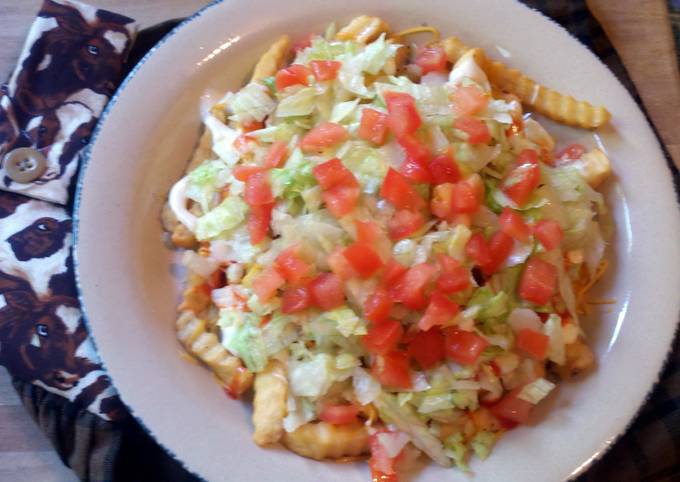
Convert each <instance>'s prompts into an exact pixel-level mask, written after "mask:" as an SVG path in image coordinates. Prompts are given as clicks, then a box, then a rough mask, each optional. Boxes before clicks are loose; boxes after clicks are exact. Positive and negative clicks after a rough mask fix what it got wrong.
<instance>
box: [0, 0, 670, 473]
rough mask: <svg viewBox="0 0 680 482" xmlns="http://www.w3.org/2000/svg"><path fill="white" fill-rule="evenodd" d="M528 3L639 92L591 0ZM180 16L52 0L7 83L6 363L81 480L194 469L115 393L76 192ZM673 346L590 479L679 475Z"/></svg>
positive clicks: (2, 253) (1, 172) (2, 115)
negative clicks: (157, 21)
mask: <svg viewBox="0 0 680 482" xmlns="http://www.w3.org/2000/svg"><path fill="white" fill-rule="evenodd" d="M672 1H676V0H672ZM525 3H527V4H528V5H529V6H531V7H533V8H536V9H538V10H540V11H541V12H543V13H544V14H546V15H547V16H549V17H551V18H553V19H554V20H556V21H557V22H558V23H560V24H561V25H562V26H564V27H565V28H566V29H567V30H569V31H570V32H571V33H572V35H574V36H575V37H577V38H578V39H579V40H580V41H581V42H582V43H584V44H585V45H586V46H587V47H588V48H590V49H591V50H593V51H594V52H595V53H596V54H597V55H598V56H599V57H600V58H601V59H602V60H603V61H604V62H605V63H606V64H607V65H608V66H609V68H610V69H611V70H612V71H613V72H614V73H615V74H616V75H617V76H618V77H619V79H620V80H621V81H622V82H623V83H624V85H626V87H628V89H629V90H630V91H631V93H632V94H633V95H634V96H635V97H636V98H637V95H636V93H635V90H634V88H633V87H632V84H631V83H630V81H629V79H628V76H627V75H626V72H625V69H624V68H623V65H622V63H621V62H620V60H619V58H618V56H617V55H616V53H615V51H614V50H613V48H612V47H611V44H610V43H609V41H608V39H607V38H606V36H605V35H604V33H603V31H602V29H601V28H600V26H599V24H598V23H597V22H596V21H595V19H594V18H593V17H592V16H591V15H590V13H589V12H588V10H587V8H586V7H585V3H584V2H583V1H569V0H553V1H549V0H525ZM176 24H177V22H176V21H170V22H167V23H165V24H162V25H158V26H156V27H154V28H152V29H147V30H145V31H142V32H140V33H139V35H138V36H136V37H135V24H134V22H133V21H132V20H131V19H129V18H127V17H124V16H121V15H118V14H114V13H111V12H107V11H104V10H97V9H95V8H93V7H89V6H87V5H84V4H81V3H77V2H73V1H70V0H45V3H44V4H43V7H42V9H41V10H40V12H39V14H38V18H37V19H36V21H35V23H34V25H33V27H32V28H31V31H30V34H29V37H28V39H27V40H26V45H25V47H24V49H23V51H22V54H21V56H20V60H19V63H18V65H17V68H16V70H15V71H14V72H13V73H12V75H11V76H10V79H9V82H8V83H7V84H4V85H3V87H2V92H1V93H0V159H3V158H4V159H5V161H4V162H3V165H2V167H1V168H0V189H2V190H5V192H3V191H0V364H2V365H4V366H5V367H7V368H8V370H9V371H10V372H11V373H12V374H13V376H14V385H15V388H16V389H17V391H18V393H19V394H20V396H21V398H22V400H23V402H24V404H25V406H26V407H27V409H28V410H29V412H30V413H31V414H32V415H33V416H34V418H35V419H36V421H37V422H38V424H39V425H40V427H41V428H42V429H43V430H44V431H45V433H46V434H47V435H48V437H49V438H50V440H51V441H52V443H53V444H54V446H55V449H56V450H57V452H58V453H59V455H60V456H61V458H62V460H63V461H64V463H66V464H67V465H68V466H69V467H71V468H72V469H73V470H74V471H75V473H76V474H77V475H78V476H79V477H80V478H82V479H83V480H194V479H195V477H193V476H192V475H191V474H189V473H188V472H186V470H184V469H183V468H182V467H181V465H180V464H178V463H177V462H176V461H175V460H174V459H172V458H171V457H170V456H168V455H167V454H166V453H165V452H164V451H163V450H162V449H161V448H160V447H159V446H158V445H157V444H156V443H155V442H154V441H153V440H152V439H151V438H150V437H149V436H148V434H147V433H146V432H145V430H144V429H143V428H142V427H140V425H139V424H138V423H137V422H136V421H135V420H134V419H132V417H130V415H129V413H128V411H127V409H126V408H125V407H124V405H123V404H122V403H121V402H120V399H119V398H118V396H117V395H116V393H115V390H114V389H113V387H112V386H111V381H110V379H109V378H108V377H107V375H106V373H105V372H104V371H103V370H102V368H101V363H100V361H99V359H98V357H97V354H96V352H95V350H94V345H93V344H92V341H91V340H90V338H89V337H88V334H87V331H86V329H85V327H84V324H83V320H82V313H81V312H80V310H79V305H78V301H77V295H76V290H75V284H74V277H73V265H72V258H71V241H72V239H71V219H70V205H69V192H70V187H71V183H72V178H73V176H74V174H75V173H76V171H77V166H78V162H79V158H80V152H81V151H82V148H83V146H84V145H86V144H87V140H88V136H89V134H90V132H91V130H92V128H93V127H94V125H95V124H96V121H97V118H98V116H99V114H100V113H101V111H102V109H103V107H104V105H105V104H106V102H107V101H108V99H109V97H110V96H111V94H112V93H113V91H114V90H115V88H116V86H117V85H118V83H119V81H120V80H121V79H122V76H123V75H124V74H125V73H126V72H128V71H129V70H130V69H131V68H132V67H133V66H134V64H135V63H136V62H137V61H138V60H139V59H140V58H141V57H142V56H143V54H144V53H145V52H146V51H147V50H148V49H149V48H151V47H152V46H153V45H154V44H155V43H156V42H157V41H158V40H159V39H160V38H161V37H162V36H163V35H164V34H166V33H167V32H168V31H169V30H170V29H171V28H172V27H174V26H175V25H176ZM133 41H134V45H133ZM22 149H23V150H22ZM8 156H9V159H10V161H11V163H10V162H8V161H7V159H8ZM674 175H675V179H676V182H677V180H678V176H677V171H674ZM28 178H31V179H30V180H27V179H28ZM16 179H20V180H21V181H23V182H18V181H17V180H16ZM27 196H30V197H27ZM45 201H50V202H52V203H55V204H50V203H49V202H45ZM57 204H61V205H66V207H61V206H58V205H57ZM678 353H679V351H678V347H677V346H676V349H675V350H674V352H673V355H672V356H671V360H670V362H669V364H668V366H667V367H666V370H665V372H664V374H663V376H662V379H661V381H660V383H659V385H658V386H657V387H656V389H655V391H654V393H653V395H652V397H651V398H650V400H649V402H648V403H647V404H646V405H645V407H644V408H643V410H642V412H641V413H640V415H639V416H638V417H637V419H636V420H635V422H634V424H633V425H632V426H631V428H630V430H629V431H628V433H627V434H626V435H625V436H624V437H622V438H621V440H619V441H618V442H617V443H616V444H615V446H614V448H613V449H612V450H610V451H609V452H608V453H607V454H606V455H605V456H604V458H603V459H602V460H601V461H599V462H597V463H596V464H595V465H594V466H593V467H592V468H591V469H590V470H589V471H588V472H587V473H586V474H585V475H584V476H582V480H584V481H589V482H590V481H602V480H617V481H634V480H635V481H637V480H675V477H677V476H678V474H680V449H678V448H676V445H678V444H679V442H678V441H680V433H679V432H680V409H679V407H680V359H679V357H678V356H677V354H678ZM571 442H573V443H576V441H571ZM571 442H570V441H565V443H571Z"/></svg>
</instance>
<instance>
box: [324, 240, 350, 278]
mask: <svg viewBox="0 0 680 482" xmlns="http://www.w3.org/2000/svg"><path fill="white" fill-rule="evenodd" d="M343 251H344V248H342V247H341V246H338V247H337V248H336V249H335V251H333V252H332V253H331V254H329V255H328V258H326V262H327V263H328V266H329V267H330V268H331V271H333V273H335V274H336V275H338V276H339V277H340V278H341V279H343V280H347V279H350V278H354V277H356V276H357V273H356V272H355V271H354V269H353V268H352V266H351V265H350V264H349V261H347V258H345V255H343V254H342V253H343Z"/></svg>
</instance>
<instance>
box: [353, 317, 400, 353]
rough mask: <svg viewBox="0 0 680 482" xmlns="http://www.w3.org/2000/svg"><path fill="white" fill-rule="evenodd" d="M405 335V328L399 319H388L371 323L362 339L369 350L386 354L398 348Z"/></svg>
mask: <svg viewBox="0 0 680 482" xmlns="http://www.w3.org/2000/svg"><path fill="white" fill-rule="evenodd" d="M403 335H404V329H403V328H402V327H401V324H400V323H399V322H398V321H394V320H387V321H383V322H382V323H376V324H373V325H371V327H370V328H369V329H368V333H366V335H364V337H363V338H362V340H363V343H364V346H365V347H366V349H367V350H368V351H370V352H371V353H375V354H377V355H384V354H385V353H388V352H390V351H392V350H394V349H395V348H396V346H397V344H398V343H399V341H400V340H401V337H402V336H403Z"/></svg>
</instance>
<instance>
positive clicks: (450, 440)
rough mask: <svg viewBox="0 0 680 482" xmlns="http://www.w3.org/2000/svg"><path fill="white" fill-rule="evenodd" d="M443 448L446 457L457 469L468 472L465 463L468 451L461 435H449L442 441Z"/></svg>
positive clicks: (458, 433) (468, 468) (457, 433)
mask: <svg viewBox="0 0 680 482" xmlns="http://www.w3.org/2000/svg"><path fill="white" fill-rule="evenodd" d="M444 447H445V449H446V455H447V456H448V457H450V458H451V459H452V460H453V463H454V464H455V466H456V467H457V468H459V469H460V470H462V471H464V472H470V467H469V466H468V463H467V460H468V456H469V450H468V447H467V445H465V440H464V438H463V434H462V433H460V432H456V433H454V434H453V435H449V437H447V439H446V440H445V441H444Z"/></svg>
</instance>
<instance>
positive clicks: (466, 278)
mask: <svg viewBox="0 0 680 482" xmlns="http://www.w3.org/2000/svg"><path fill="white" fill-rule="evenodd" d="M437 264H438V265H439V278H437V288H438V289H439V290H440V291H441V292H442V293H447V294H452V293H457V292H459V291H463V290H464V289H467V288H468V287H469V286H470V285H471V283H470V272H469V271H468V269H467V268H465V267H464V266H461V265H460V263H459V262H458V261H456V260H455V259H453V258H452V257H451V256H447V255H445V254H439V255H437Z"/></svg>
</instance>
